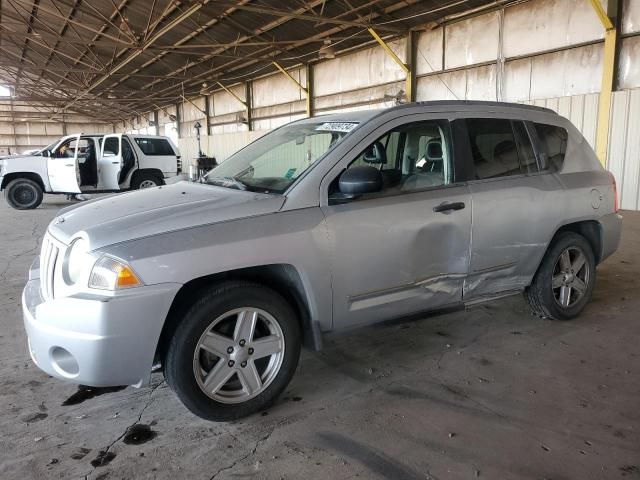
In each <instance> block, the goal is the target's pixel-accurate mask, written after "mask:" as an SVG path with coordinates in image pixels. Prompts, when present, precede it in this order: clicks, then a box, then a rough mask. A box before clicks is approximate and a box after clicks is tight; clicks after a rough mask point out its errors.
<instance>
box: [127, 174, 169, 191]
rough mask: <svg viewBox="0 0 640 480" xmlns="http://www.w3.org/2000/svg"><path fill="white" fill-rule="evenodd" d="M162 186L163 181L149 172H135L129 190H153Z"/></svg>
mask: <svg viewBox="0 0 640 480" xmlns="http://www.w3.org/2000/svg"><path fill="white" fill-rule="evenodd" d="M160 185H164V181H163V180H162V178H160V177H159V176H158V175H157V174H154V173H149V172H137V173H136V174H135V175H134V178H133V180H132V182H131V188H132V189H133V190H138V189H141V188H153V187H159V186H160Z"/></svg>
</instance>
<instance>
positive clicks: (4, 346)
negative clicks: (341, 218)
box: [0, 197, 640, 480]
mask: <svg viewBox="0 0 640 480" xmlns="http://www.w3.org/2000/svg"><path fill="white" fill-rule="evenodd" d="M66 203H67V202H65V201H64V200H63V199H62V198H60V197H48V198H46V200H45V203H44V204H43V206H42V207H40V208H38V209H37V210H35V211H26V212H19V211H16V210H12V209H10V208H8V207H7V206H6V205H5V204H4V202H2V205H1V206H0V245H2V250H1V252H0V288H1V291H0V322H1V323H0V325H1V329H0V387H1V388H0V405H1V407H2V408H1V410H0V432H2V433H1V438H0V478H2V479H10V478H16V479H18V478H19V479H25V478H79V477H85V476H87V477H89V478H101V479H104V478H109V479H120V478H129V479H133V478H135V479H139V478H169V479H177V478H185V477H187V476H189V478H193V479H214V478H215V479H223V478H245V477H250V478H267V479H280V478H286V479H291V478H308V479H312V478H321V479H327V478H331V479H347V478H354V477H359V478H394V479H458V478H460V479H467V478H476V477H480V478H489V479H511V478H522V479H556V480H558V479H588V478H603V479H611V478H619V477H624V478H629V479H632V478H640V408H639V407H640V350H639V349H638V345H639V344H640V316H639V315H638V312H640V294H639V293H638V290H639V288H640V282H639V280H638V273H639V269H638V265H639V264H640V249H639V248H638V246H639V245H640V214H638V213H632V212H627V213H625V222H624V234H623V243H622V247H621V249H620V250H619V252H618V253H617V254H616V255H615V256H614V257H612V258H610V259H609V260H607V261H606V262H605V263H604V264H603V265H601V266H600V268H599V269H598V281H597V286H596V289H595V294H594V298H593V301H592V302H591V304H590V305H589V306H588V308H587V310H586V312H585V313H584V314H583V315H582V316H581V317H580V318H579V319H577V320H575V321H573V322H566V323H561V322H560V323H558V322H549V321H541V320H538V319H535V318H533V317H531V316H530V315H529V314H528V310H527V306H526V305H525V303H524V301H523V300H522V298H520V297H512V298H510V299H507V300H502V301H497V302H494V303H491V304H487V305H484V306H480V307H476V308H474V309H472V310H469V311H465V312H458V313H453V314H448V315H442V316H439V317H433V318H431V319H427V320H424V321H419V322H412V323H406V324H402V325H393V326H382V327H374V328H369V329H365V330H359V331H355V332H350V333H349V334H346V335H342V336H339V337H333V338H328V339H327V340H326V342H325V343H326V348H325V350H324V351H323V352H321V353H309V352H304V353H303V356H302V360H301V363H300V367H299V369H298V372H297V374H296V376H295V377H294V380H293V382H292V383H291V385H290V386H289V388H288V390H287V392H286V393H285V394H284V395H283V398H281V399H280V401H279V402H278V404H277V405H276V406H274V407H273V408H271V409H270V410H269V411H268V412H263V413H262V414H260V415H256V416H253V417H251V418H247V419H245V420H243V421H239V422H236V423H230V424H215V423H208V422H204V421H202V420H200V419H198V418H196V417H194V416H193V415H191V414H190V413H189V412H188V411H186V410H185V408H184V407H183V406H182V405H181V404H180V402H178V400H177V399H176V397H175V396H174V395H173V393H172V392H171V390H170V389H169V388H167V386H166V384H165V383H164V382H163V379H162V376H161V375H159V374H158V375H156V376H154V382H153V386H152V387H151V388H143V389H139V390H137V389H134V388H126V389H124V390H120V391H115V392H111V393H104V394H102V395H100V396H96V397H94V398H88V399H85V398H84V397H86V396H88V395H86V393H87V392H84V394H80V395H75V396H74V394H76V393H77V387H76V386H74V385H71V384H67V383H64V382H61V381H58V380H55V379H53V378H50V377H48V376H47V375H45V374H44V373H42V372H40V371H39V370H38V369H37V368H36V367H34V366H33V365H32V363H31V361H30V359H29V355H28V353H27V348H26V339H25V334H24V331H23V327H22V318H21V313H20V307H19V305H20V292H21V289H22V287H23V285H24V282H25V278H26V273H27V269H28V266H29V264H30V262H31V261H32V259H33V257H34V256H35V255H36V254H37V252H38V248H39V242H40V239H41V236H42V233H43V232H44V230H45V228H46V225H47V223H48V222H49V221H50V220H51V218H52V217H53V216H54V215H55V213H56V211H57V209H58V208H60V207H62V206H63V205H64V204H66ZM132 321H133V319H132ZM100 393H103V392H100ZM64 403H67V404H68V403H71V405H66V406H64V405H63V404H64ZM133 425H138V426H137V427H134V428H131V427H132V426H133ZM101 452H102V453H101ZM104 452H106V453H104ZM92 463H93V464H92Z"/></svg>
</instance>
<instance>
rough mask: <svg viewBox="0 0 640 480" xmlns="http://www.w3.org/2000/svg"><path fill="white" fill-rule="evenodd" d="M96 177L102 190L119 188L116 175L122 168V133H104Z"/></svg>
mask: <svg viewBox="0 0 640 480" xmlns="http://www.w3.org/2000/svg"><path fill="white" fill-rule="evenodd" d="M98 165H99V167H98V171H99V174H98V177H99V179H100V185H101V188H102V189H104V190H119V188H120V186H119V184H118V177H119V176H120V170H122V134H121V133H113V134H110V135H105V136H104V138H103V139H102V150H101V152H100V161H99V163H98Z"/></svg>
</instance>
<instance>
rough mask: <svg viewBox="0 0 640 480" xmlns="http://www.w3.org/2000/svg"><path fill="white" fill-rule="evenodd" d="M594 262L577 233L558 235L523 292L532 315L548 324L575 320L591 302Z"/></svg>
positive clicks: (586, 245)
mask: <svg viewBox="0 0 640 480" xmlns="http://www.w3.org/2000/svg"><path fill="white" fill-rule="evenodd" d="M595 281H596V262H595V257H594V255H593V250H592V248H591V245H590V244H589V242H587V240H586V239H585V238H584V237H583V236H582V235H578V234H577V233H573V232H566V233H562V234H560V235H559V236H558V237H557V239H556V240H555V241H554V243H553V244H552V245H551V247H550V248H549V250H548V251H547V253H546V254H545V256H544V258H543V259H542V264H541V265H540V268H539V269H538V272H537V273H536V275H535V277H534V278H533V282H531V285H530V286H529V288H527V290H526V291H525V298H526V299H527V301H528V302H529V305H530V306H531V309H532V313H533V314H534V315H536V316H538V317H541V318H548V319H550V320H570V319H572V318H575V317H576V316H578V315H579V314H580V313H581V312H582V310H584V307H585V306H586V305H587V303H588V302H589V300H590V299H591V294H592V292H593V287H594V285H595Z"/></svg>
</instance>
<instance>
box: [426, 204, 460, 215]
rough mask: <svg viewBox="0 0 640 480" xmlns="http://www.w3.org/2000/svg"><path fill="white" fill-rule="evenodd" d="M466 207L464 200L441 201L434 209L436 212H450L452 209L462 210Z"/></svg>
mask: <svg viewBox="0 0 640 480" xmlns="http://www.w3.org/2000/svg"><path fill="white" fill-rule="evenodd" d="M464 207H465V204H464V202H453V203H446V202H445V203H441V204H440V205H438V206H436V207H433V211H434V212H436V213H448V212H450V211H452V210H462V209H463V208H464Z"/></svg>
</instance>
